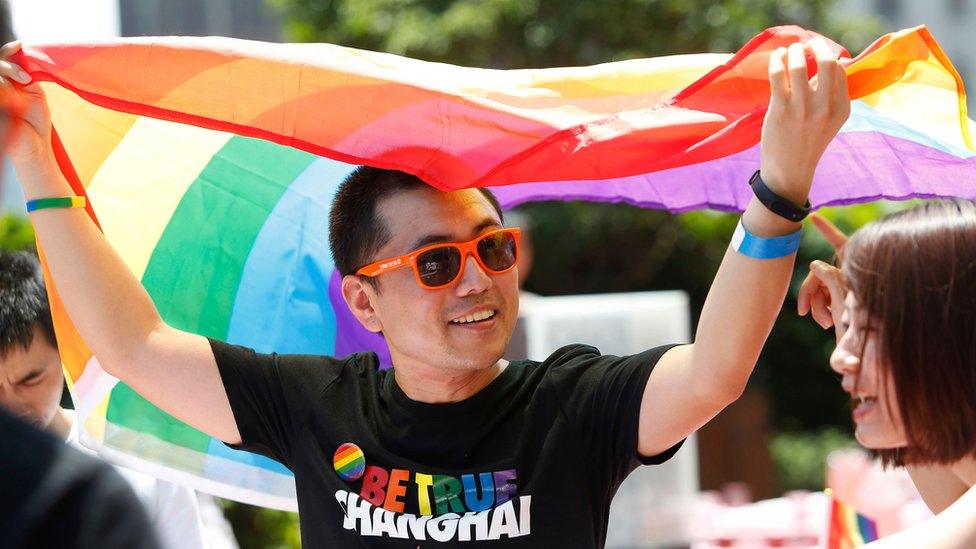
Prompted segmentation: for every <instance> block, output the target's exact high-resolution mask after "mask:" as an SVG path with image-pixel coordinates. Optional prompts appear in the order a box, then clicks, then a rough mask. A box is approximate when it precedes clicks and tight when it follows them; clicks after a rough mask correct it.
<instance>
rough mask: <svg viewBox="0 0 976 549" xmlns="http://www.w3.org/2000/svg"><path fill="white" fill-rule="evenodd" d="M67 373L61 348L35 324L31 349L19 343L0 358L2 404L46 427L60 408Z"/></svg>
mask: <svg viewBox="0 0 976 549" xmlns="http://www.w3.org/2000/svg"><path fill="white" fill-rule="evenodd" d="M63 390H64V373H63V372H62V371H61V359H60V357H59V356H58V350H57V349H56V348H54V347H52V346H51V345H50V344H49V343H48V342H47V339H46V338H45V337H44V334H42V333H41V330H40V328H37V327H35V328H34V340H33V341H32V342H31V345H30V348H29V349H26V350H25V349H24V348H23V347H21V346H19V345H16V346H14V347H13V348H12V349H10V352H9V353H7V356H6V357H4V358H0V406H3V407H4V408H5V409H7V410H8V411H10V412H12V413H13V414H15V415H18V416H20V417H21V418H23V419H24V420H25V421H27V422H30V423H32V424H34V426H36V427H38V428H40V429H46V428H47V427H48V426H49V425H50V424H51V421H53V420H54V416H55V414H56V413H57V411H58V407H59V405H60V403H61V393H62V392H63Z"/></svg>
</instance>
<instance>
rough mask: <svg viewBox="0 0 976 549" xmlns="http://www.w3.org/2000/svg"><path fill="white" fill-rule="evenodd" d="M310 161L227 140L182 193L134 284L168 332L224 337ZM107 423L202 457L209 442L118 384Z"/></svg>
mask: <svg viewBox="0 0 976 549" xmlns="http://www.w3.org/2000/svg"><path fill="white" fill-rule="evenodd" d="M314 159H315V156H313V155H311V154H308V153H305V152H301V151H298V150H295V149H292V148H289V147H283V146H280V145H275V144H272V143H269V142H267V141H263V140H259V139H251V138H245V137H239V136H235V137H233V138H231V139H230V140H229V141H228V142H227V144H226V145H225V146H224V147H223V148H222V149H221V150H220V152H218V153H217V154H216V155H215V156H214V157H213V158H212V159H211V160H210V162H209V163H208V164H207V166H206V167H205V168H204V169H203V171H201V172H200V175H199V176H198V177H197V179H196V180H195V181H194V182H193V184H192V185H190V187H189V188H188V189H187V192H186V194H184V195H183V198H182V200H181V201H180V204H179V206H177V208H176V211H175V212H174V213H173V216H172V218H171V219H170V221H169V223H168V225H167V226H166V229H165V230H164V231H163V234H162V236H161V237H160V239H159V242H158V243H157V244H156V247H155V249H154V250H153V253H152V256H151V257H150V259H149V264H148V266H147V267H146V272H145V274H144V275H143V277H142V284H143V286H145V288H146V291H148V292H149V295H150V296H151V297H152V299H153V301H154V302H155V303H156V307H157V308H158V309H159V313H160V315H162V317H163V319H164V320H165V321H166V322H167V323H168V324H169V325H171V326H173V327H175V328H179V329H181V330H187V331H190V332H194V333H198V334H201V335H204V336H208V337H214V338H218V339H223V338H225V337H226V336H227V328H228V325H229V323H230V318H231V314H232V312H233V311H232V309H233V307H234V301H235V298H236V296H237V289H238V286H239V284H240V279H241V273H242V271H243V269H244V265H245V263H246V261H247V257H248V254H249V253H250V251H251V247H252V246H253V244H254V241H255V239H256V238H257V235H258V233H259V232H260V230H261V227H262V226H263V225H264V222H265V220H266V219H267V217H268V215H269V214H270V213H271V211H272V210H273V209H274V207H275V204H277V203H278V200H280V199H281V197H282V195H283V194H284V192H285V190H286V189H287V188H288V186H289V185H290V184H291V183H292V181H294V180H295V178H297V177H298V176H299V175H300V174H301V173H302V172H303V171H304V170H305V168H307V167H308V165H309V164H310V163H311V162H312V161H313V160H314ZM107 419H108V421H109V422H112V423H116V424H119V425H122V426H125V427H127V428H129V429H133V430H137V431H141V432H145V433H147V434H150V435H153V436H156V437H158V438H161V439H163V440H166V441H168V442H172V443H174V444H178V445H181V446H185V447H188V448H192V449H194V450H198V451H201V452H206V451H207V446H208V442H209V439H210V437H209V436H207V435H205V434H203V433H201V432H199V431H197V430H195V429H193V428H191V427H188V426H186V425H183V424H181V423H179V422H177V421H175V420H173V419H172V418H170V417H169V416H168V415H167V414H165V413H164V412H162V411H161V410H159V409H158V408H156V407H155V406H153V405H152V404H150V403H149V402H147V401H146V400H145V399H143V398H142V397H140V396H139V395H138V394H136V393H135V392H134V391H132V390H131V389H130V388H129V387H127V386H125V385H124V384H121V383H120V384H119V385H117V386H116V387H115V389H113V391H112V397H111V400H110V401H109V406H108V412H107Z"/></svg>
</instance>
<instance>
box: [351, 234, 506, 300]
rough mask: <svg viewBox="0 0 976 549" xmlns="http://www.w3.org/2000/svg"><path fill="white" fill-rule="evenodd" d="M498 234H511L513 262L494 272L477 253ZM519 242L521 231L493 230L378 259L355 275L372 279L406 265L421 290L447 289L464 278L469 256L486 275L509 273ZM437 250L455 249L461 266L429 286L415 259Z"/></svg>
mask: <svg viewBox="0 0 976 549" xmlns="http://www.w3.org/2000/svg"><path fill="white" fill-rule="evenodd" d="M499 233H511V234H512V236H513V237H514V238H515V261H514V262H513V263H512V266H511V267H509V268H507V269H502V270H501V271H496V270H495V269H492V268H490V267H488V266H487V265H485V262H484V261H483V260H482V259H481V255H480V254H479V253H478V243H479V242H481V241H482V240H484V239H485V238H488V237H491V236H495V235H497V234H499ZM521 241H522V231H521V230H520V229H519V228H518V227H503V228H501V229H495V230H493V231H489V232H487V233H484V234H481V235H478V236H477V237H475V238H473V239H471V240H469V241H467V242H439V243H437V244H430V245H429V246H424V247H423V248H417V249H416V250H414V251H412V252H410V253H408V254H404V255H400V256H397V257H388V258H386V259H380V260H379V261H374V262H373V263H370V264H369V265H366V266H365V267H362V268H360V269H359V270H357V271H356V274H357V275H360V276H368V277H371V278H372V277H376V276H379V275H381V274H383V273H387V272H390V271H393V270H396V269H399V268H400V267H406V266H407V265H410V266H411V267H413V269H411V270H412V271H413V276H414V278H415V279H416V280H417V284H419V285H420V287H421V288H426V289H428V290H439V289H442V288H448V287H450V286H452V285H453V284H454V283H455V282H457V281H458V280H459V279H460V278H461V277H462V276H464V266H465V264H467V257H468V255H469V254H470V255H471V256H472V257H474V260H475V261H477V262H478V265H480V266H481V268H482V270H484V271H485V272H486V273H490V274H504V273H507V272H508V271H511V270H512V269H514V268H515V267H516V266H518V262H519V249H520V247H521ZM438 248H456V249H457V250H458V251H459V252H461V266H460V267H459V268H458V272H457V274H456V275H454V278H452V279H451V280H450V281H449V282H447V283H445V284H442V285H440V286H430V285H429V284H426V283H424V281H423V280H422V279H421V278H420V269H418V268H417V258H418V257H420V256H421V255H423V254H424V253H426V252H429V251H431V250H436V249H438Z"/></svg>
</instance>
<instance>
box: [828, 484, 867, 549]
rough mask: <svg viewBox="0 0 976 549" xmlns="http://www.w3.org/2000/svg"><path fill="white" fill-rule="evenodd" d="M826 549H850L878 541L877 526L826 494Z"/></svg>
mask: <svg viewBox="0 0 976 549" xmlns="http://www.w3.org/2000/svg"><path fill="white" fill-rule="evenodd" d="M828 500H829V501H830V510H829V511H828V519H827V520H828V523H827V545H826V549H851V548H853V547H860V546H862V545H865V544H868V543H870V542H872V541H874V540H876V539H878V525H877V524H875V522H874V521H873V520H871V519H869V518H868V517H866V516H864V515H862V514H861V513H858V512H857V511H856V510H855V509H854V508H853V507H851V506H850V505H847V504H846V503H844V502H842V501H841V500H839V499H837V498H835V497H833V496H831V495H830V494H829V492H828Z"/></svg>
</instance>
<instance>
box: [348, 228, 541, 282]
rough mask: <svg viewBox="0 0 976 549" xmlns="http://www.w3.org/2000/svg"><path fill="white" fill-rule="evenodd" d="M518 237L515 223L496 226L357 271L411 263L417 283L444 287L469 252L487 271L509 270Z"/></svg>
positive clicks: (455, 276) (376, 270) (458, 274)
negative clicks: (478, 233) (513, 224)
mask: <svg viewBox="0 0 976 549" xmlns="http://www.w3.org/2000/svg"><path fill="white" fill-rule="evenodd" d="M521 239H522V232H521V231H520V230H519V229H517V228H515V227H510V228H505V229H496V230H494V231H491V232H488V233H485V234H483V235H481V236H479V237H477V238H475V239H474V240H469V241H467V242H447V243H443V244H431V245H430V246H424V247H423V248H420V249H417V250H414V251H412V252H410V253H408V254H406V255H401V256H399V257H390V258H387V259H381V260H379V261H376V262H373V263H370V264H369V265H366V266H365V267H363V268H361V269H359V270H358V271H356V274H357V275H362V276H369V277H374V276H379V275H381V274H383V273H385V272H389V271H392V270H394V269H399V268H400V267H405V266H407V265H411V266H413V274H414V276H416V277H417V283H418V284H420V285H421V286H422V287H424V288H427V289H436V288H443V287H445V286H448V285H450V284H453V283H454V281H456V280H457V279H459V278H461V275H463V274H464V264H465V263H466V262H465V260H464V259H465V258H466V257H467V256H468V254H471V255H473V256H474V258H475V261H477V262H478V265H481V268H482V269H484V270H485V271H487V272H489V273H492V274H501V273H505V272H508V271H510V270H512V269H513V268H514V267H515V265H517V264H518V249H519V241H520V240H521Z"/></svg>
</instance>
